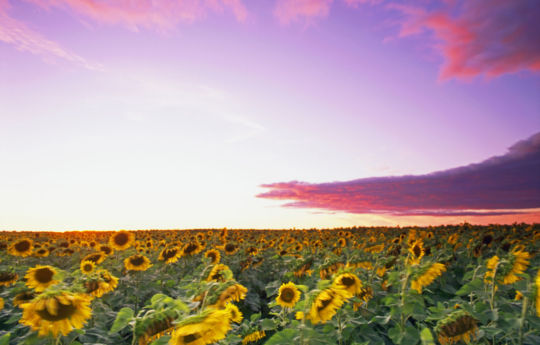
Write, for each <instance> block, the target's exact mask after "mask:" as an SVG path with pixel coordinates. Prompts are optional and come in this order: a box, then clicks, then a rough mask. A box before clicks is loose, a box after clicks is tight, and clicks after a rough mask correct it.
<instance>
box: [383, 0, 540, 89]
mask: <svg viewBox="0 0 540 345" xmlns="http://www.w3.org/2000/svg"><path fill="white" fill-rule="evenodd" d="M387 8H390V9H394V10H398V11H400V12H401V13H402V14H404V18H405V19H404V20H403V22H402V23H401V31H400V36H401V37H403V36H409V35H415V34H420V33H422V32H424V31H429V32H432V33H433V37H434V38H435V42H436V43H435V47H436V48H437V49H438V50H439V51H440V52H441V53H442V55H443V57H444V59H445V64H444V66H443V67H442V69H441V71H440V78H441V79H443V80H445V79H449V78H460V79H470V78H472V77H475V76H479V75H484V76H487V77H497V76H500V75H502V74H506V73H514V72H518V71H532V72H538V71H540V44H539V41H538V35H539V33H540V22H539V21H538V18H539V15H540V2H537V1H523V0H516V1H502V0H496V1H463V2H461V1H452V2H447V4H446V5H444V6H443V7H442V8H437V9H435V10H431V11H430V10H427V9H426V8H424V7H420V6H411V5H398V4H390V5H387Z"/></svg>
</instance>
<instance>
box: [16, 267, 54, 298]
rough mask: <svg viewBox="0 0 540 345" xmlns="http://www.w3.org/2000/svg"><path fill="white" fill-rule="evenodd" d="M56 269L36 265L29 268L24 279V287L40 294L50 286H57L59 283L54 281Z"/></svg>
mask: <svg viewBox="0 0 540 345" xmlns="http://www.w3.org/2000/svg"><path fill="white" fill-rule="evenodd" d="M56 273H57V272H56V269H55V268H54V267H52V266H41V265H37V266H36V267H34V268H30V269H29V270H28V271H27V272H26V275H25V276H24V278H26V286H28V287H29V288H32V289H34V290H36V291H37V292H41V291H43V290H45V289H46V288H48V287H49V286H51V285H55V284H58V283H59V281H58V280H55V279H54V275H55V274H56Z"/></svg>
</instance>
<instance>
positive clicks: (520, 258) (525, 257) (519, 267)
mask: <svg viewBox="0 0 540 345" xmlns="http://www.w3.org/2000/svg"><path fill="white" fill-rule="evenodd" d="M511 255H512V268H511V269H510V272H508V274H506V275H505V276H504V277H503V281H502V283H503V284H505V285H506V284H513V283H515V282H517V281H518V280H521V277H519V276H517V274H522V273H523V272H525V270H526V269H527V266H528V265H529V259H530V258H531V255H530V254H529V253H527V252H524V251H522V250H520V249H518V250H514V251H513V252H512V254H511Z"/></svg>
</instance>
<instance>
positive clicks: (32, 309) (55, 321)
mask: <svg viewBox="0 0 540 345" xmlns="http://www.w3.org/2000/svg"><path fill="white" fill-rule="evenodd" d="M90 301H91V298H90V296H88V295H85V294H73V293H70V292H58V293H56V294H55V295H51V294H42V295H40V296H38V297H36V298H35V299H34V300H32V301H31V302H28V303H24V304H21V308H22V309H23V314H22V318H21V319H20V320H19V322H20V323H22V324H23V325H27V326H30V327H31V328H32V330H34V331H38V334H39V335H40V336H48V335H51V334H52V336H53V337H56V336H57V335H58V334H59V333H60V334H62V335H64V336H65V335H67V334H68V333H69V332H71V331H72V330H73V329H80V328H83V326H84V324H85V323H86V320H88V319H89V318H90V316H91V312H92V310H91V309H90Z"/></svg>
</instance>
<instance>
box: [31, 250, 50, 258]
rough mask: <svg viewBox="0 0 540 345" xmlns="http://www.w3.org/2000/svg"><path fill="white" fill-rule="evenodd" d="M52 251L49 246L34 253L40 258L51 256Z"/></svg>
mask: <svg viewBox="0 0 540 345" xmlns="http://www.w3.org/2000/svg"><path fill="white" fill-rule="evenodd" d="M49 254H50V251H49V250H48V249H47V248H39V249H37V250H36V251H35V252H34V255H35V256H37V257H38V258H44V257H47V256H49Z"/></svg>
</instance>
